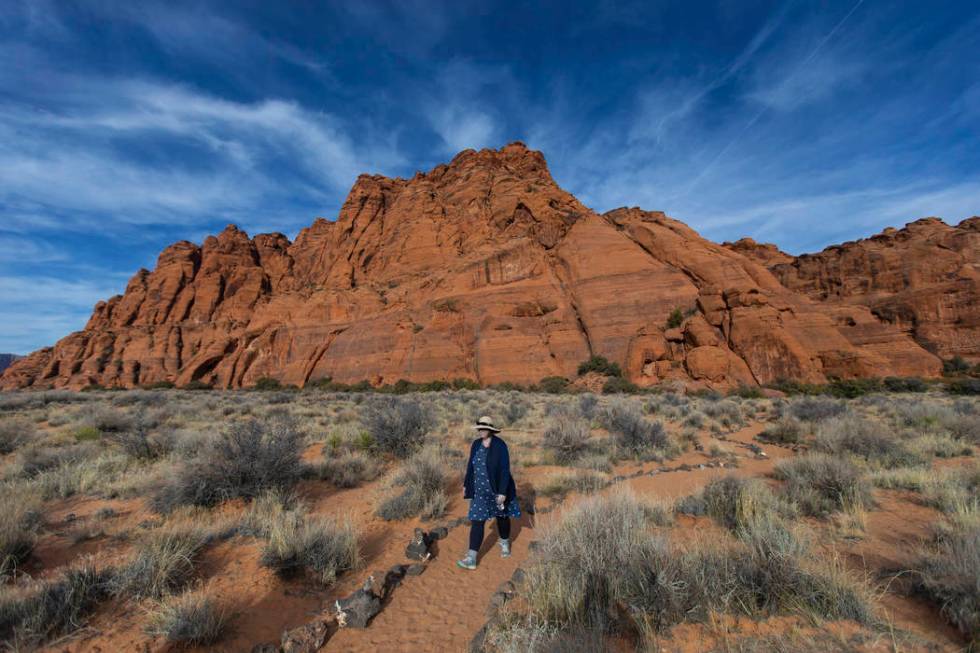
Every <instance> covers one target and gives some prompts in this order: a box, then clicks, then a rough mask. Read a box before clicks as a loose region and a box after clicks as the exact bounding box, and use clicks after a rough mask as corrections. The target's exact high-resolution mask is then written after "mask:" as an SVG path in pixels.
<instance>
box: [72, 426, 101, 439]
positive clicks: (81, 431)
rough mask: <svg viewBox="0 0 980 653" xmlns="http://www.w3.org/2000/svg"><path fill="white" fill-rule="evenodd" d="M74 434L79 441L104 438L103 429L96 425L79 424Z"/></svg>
mask: <svg viewBox="0 0 980 653" xmlns="http://www.w3.org/2000/svg"><path fill="white" fill-rule="evenodd" d="M74 435H75V441H77V442H95V441H96V440H99V439H101V438H102V431H100V430H99V429H97V428H95V427H94V426H79V427H78V428H77V429H75V433H74Z"/></svg>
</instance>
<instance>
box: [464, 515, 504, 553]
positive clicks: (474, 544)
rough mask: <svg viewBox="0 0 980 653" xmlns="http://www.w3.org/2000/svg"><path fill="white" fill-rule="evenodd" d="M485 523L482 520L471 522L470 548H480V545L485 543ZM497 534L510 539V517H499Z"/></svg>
mask: <svg viewBox="0 0 980 653" xmlns="http://www.w3.org/2000/svg"><path fill="white" fill-rule="evenodd" d="M485 523H486V522H482V521H471V522H470V550H472V551H479V550H480V545H481V544H483V525H484V524H485ZM497 535H499V536H500V539H503V540H509V539H510V517H497Z"/></svg>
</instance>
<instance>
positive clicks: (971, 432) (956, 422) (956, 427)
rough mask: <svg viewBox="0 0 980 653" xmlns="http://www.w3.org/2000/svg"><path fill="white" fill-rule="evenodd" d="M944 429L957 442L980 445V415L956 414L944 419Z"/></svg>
mask: <svg viewBox="0 0 980 653" xmlns="http://www.w3.org/2000/svg"><path fill="white" fill-rule="evenodd" d="M942 427H943V428H944V429H946V431H947V432H948V433H949V435H950V437H953V438H955V439H956V440H959V441H961V442H966V443H968V444H976V445H980V415H969V414H960V413H955V412H954V413H952V414H951V415H949V416H948V417H946V418H945V419H943V421H942Z"/></svg>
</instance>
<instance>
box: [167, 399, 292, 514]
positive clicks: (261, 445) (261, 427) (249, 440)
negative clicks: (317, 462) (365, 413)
mask: <svg viewBox="0 0 980 653" xmlns="http://www.w3.org/2000/svg"><path fill="white" fill-rule="evenodd" d="M301 446H302V436H301V434H300V432H299V430H298V429H297V428H296V424H295V422H294V421H293V420H292V419H288V418H277V419H269V420H264V421H259V420H254V419H253V420H248V421H244V422H236V423H234V424H232V425H231V426H230V427H229V428H228V429H227V430H226V431H225V432H224V433H222V434H221V435H220V436H218V437H217V438H215V439H214V440H212V441H210V442H209V443H208V444H207V445H206V447H205V449H204V450H203V451H202V452H201V454H200V455H199V456H198V457H197V458H196V459H195V460H192V461H189V462H187V463H185V464H184V465H183V466H182V467H180V468H179V469H178V471H177V473H176V474H175V476H174V478H173V479H172V480H171V481H169V482H168V483H165V484H164V485H162V486H161V487H160V488H158V490H157V491H156V492H155V493H154V495H153V497H152V498H151V505H152V506H153V508H154V509H155V510H157V511H159V512H170V511H171V510H173V509H174V508H175V507H177V506H181V505H197V506H213V505H216V504H218V503H220V502H222V501H225V500H228V499H233V498H238V497H242V498H245V499H253V498H255V497H256V496H258V495H259V494H260V493H262V492H263V491H265V490H269V489H273V488H288V487H291V486H292V485H293V484H295V483H296V481H298V480H299V478H300V474H301V472H302V469H303V465H302V462H301V460H300V453H301V451H300V450H301Z"/></svg>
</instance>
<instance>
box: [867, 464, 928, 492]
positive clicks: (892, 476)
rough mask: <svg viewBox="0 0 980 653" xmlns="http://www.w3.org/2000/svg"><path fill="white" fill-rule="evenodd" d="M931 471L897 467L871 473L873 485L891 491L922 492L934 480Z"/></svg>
mask: <svg viewBox="0 0 980 653" xmlns="http://www.w3.org/2000/svg"><path fill="white" fill-rule="evenodd" d="M933 476H934V474H933V472H932V470H931V469H929V468H925V467H895V468H892V469H876V470H874V471H873V472H872V473H871V484H872V485H874V486H875V487H880V488H886V489H889V490H896V489H897V490H914V491H916V492H920V491H922V490H923V489H924V488H925V487H926V486H927V485H928V484H929V482H930V480H931V479H932V478H933Z"/></svg>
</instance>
